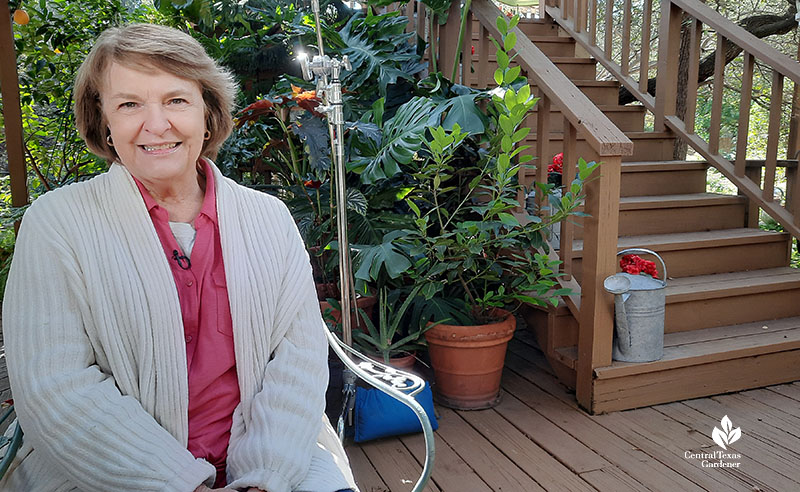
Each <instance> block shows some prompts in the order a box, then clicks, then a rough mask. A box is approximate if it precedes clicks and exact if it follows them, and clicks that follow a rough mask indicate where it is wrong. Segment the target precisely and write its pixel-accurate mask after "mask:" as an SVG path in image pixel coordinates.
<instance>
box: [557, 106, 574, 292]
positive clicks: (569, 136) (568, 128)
mask: <svg viewBox="0 0 800 492" xmlns="http://www.w3.org/2000/svg"><path fill="white" fill-rule="evenodd" d="M577 133H578V132H577V130H576V129H575V127H574V126H573V125H572V123H570V121H569V120H568V119H567V118H564V171H563V173H562V175H561V184H562V185H563V186H564V188H563V189H564V190H569V185H570V183H572V180H573V179H575V174H576V168H575V167H576V165H577V162H578V152H577V146H578V143H577ZM574 231H575V225H574V224H573V222H572V221H571V220H569V219H567V220H564V221H562V222H561V238H560V239H561V249H560V256H561V261H563V262H564V263H563V264H562V265H561V269H562V271H563V272H564V274H565V275H566V277H567V278H566V280H570V279H571V278H572V256H573V255H572V240H573V238H574V237H575V232H574Z"/></svg>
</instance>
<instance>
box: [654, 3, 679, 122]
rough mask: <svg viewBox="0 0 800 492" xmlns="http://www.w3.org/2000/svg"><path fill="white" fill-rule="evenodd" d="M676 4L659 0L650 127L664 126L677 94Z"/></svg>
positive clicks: (677, 12)
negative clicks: (656, 66) (656, 82)
mask: <svg viewBox="0 0 800 492" xmlns="http://www.w3.org/2000/svg"><path fill="white" fill-rule="evenodd" d="M681 17H682V11H681V9H680V7H678V6H677V5H675V4H673V3H672V2H670V1H669V0H662V2H661V26H660V27H659V29H658V35H659V40H658V76H657V77H658V84H657V85H656V110H655V125H654V129H655V131H657V132H663V131H664V130H665V129H666V125H664V119H665V118H666V117H667V116H674V115H675V99H676V98H677V97H678V62H679V60H678V58H679V56H680V43H681Z"/></svg>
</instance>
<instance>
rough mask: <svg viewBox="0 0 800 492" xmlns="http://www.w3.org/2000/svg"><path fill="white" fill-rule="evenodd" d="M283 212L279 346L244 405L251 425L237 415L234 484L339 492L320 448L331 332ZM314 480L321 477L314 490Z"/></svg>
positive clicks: (274, 340)
mask: <svg viewBox="0 0 800 492" xmlns="http://www.w3.org/2000/svg"><path fill="white" fill-rule="evenodd" d="M283 208H285V207H283ZM280 215H281V216H282V217H281V218H282V220H281V221H280V223H281V224H282V225H283V231H284V232H283V233H282V235H281V237H282V238H284V239H285V242H283V244H284V247H283V248H282V249H283V250H284V252H283V254H284V255H285V261H284V262H283V265H284V268H283V271H282V272H281V275H280V279H279V281H278V283H279V284H280V286H279V289H277V292H279V299H278V301H277V303H276V313H275V315H274V325H273V329H272V333H269V334H264V336H268V337H270V346H271V347H273V349H272V353H271V354H270V360H269V362H268V363H267V364H266V370H265V373H264V375H263V382H262V387H261V390H260V391H259V392H258V393H257V394H256V395H255V397H254V398H253V399H252V400H251V401H250V402H243V404H244V403H249V409H248V410H249V412H244V413H245V414H247V415H249V417H250V418H249V419H248V422H246V423H242V422H238V425H237V416H236V415H235V416H234V429H233V430H232V431H231V444H230V447H229V448H228V473H229V478H233V479H234V481H233V482H231V483H230V484H229V487H231V488H242V487H244V488H246V487H258V488H260V489H263V490H268V491H269V492H290V491H294V490H312V491H313V492H333V491H335V490H341V489H345V488H349V487H351V484H350V483H348V481H347V480H346V479H345V478H344V475H343V474H342V472H341V471H340V469H339V467H337V465H336V463H334V459H333V456H332V455H331V453H330V452H328V451H327V450H325V449H324V448H322V447H321V446H320V445H318V444H317V438H318V436H319V434H320V431H321V430H322V422H323V421H322V417H323V415H324V407H325V399H324V395H325V389H326V387H327V383H328V367H327V354H328V351H327V342H326V339H325V334H324V331H323V330H324V329H325V328H324V325H323V321H322V316H321V314H320V310H319V302H318V300H317V295H316V290H315V288H314V281H313V277H312V274H311V265H310V262H309V259H308V254H307V252H306V250H305V247H304V245H303V241H302V239H301V237H300V234H299V232H298V230H297V227H296V226H295V224H294V221H293V220H292V219H291V215H289V213H288V211H286V212H285V213H283V214H280ZM279 230H280V229H279ZM239 420H241V418H239ZM237 428H238V429H237ZM320 472H322V473H320ZM311 476H315V477H316V479H315V480H314V481H313V488H310V489H309V488H306V485H307V484H308V483H309V482H308V479H309V478H310V477H311ZM320 476H322V477H323V478H322V479H320Z"/></svg>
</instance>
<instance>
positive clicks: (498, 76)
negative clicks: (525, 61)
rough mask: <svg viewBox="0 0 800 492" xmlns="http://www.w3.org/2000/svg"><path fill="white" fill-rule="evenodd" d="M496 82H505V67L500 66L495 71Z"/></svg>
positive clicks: (498, 83) (499, 83) (500, 83)
mask: <svg viewBox="0 0 800 492" xmlns="http://www.w3.org/2000/svg"><path fill="white" fill-rule="evenodd" d="M494 83H495V84H497V85H502V84H503V69H502V68H498V69H497V70H495V71H494Z"/></svg>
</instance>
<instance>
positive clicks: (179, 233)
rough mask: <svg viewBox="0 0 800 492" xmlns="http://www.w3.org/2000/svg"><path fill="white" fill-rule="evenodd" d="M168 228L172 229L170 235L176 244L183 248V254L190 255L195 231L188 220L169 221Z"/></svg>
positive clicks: (195, 234)
mask: <svg viewBox="0 0 800 492" xmlns="http://www.w3.org/2000/svg"><path fill="white" fill-rule="evenodd" d="M169 228H170V229H171V230H172V235H173V236H175V240H176V241H178V246H180V247H181V249H182V250H183V254H184V255H185V256H188V257H189V258H191V257H192V247H193V246H194V239H195V237H196V236H197V231H196V230H195V229H194V227H192V224H190V223H188V222H170V223H169Z"/></svg>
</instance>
